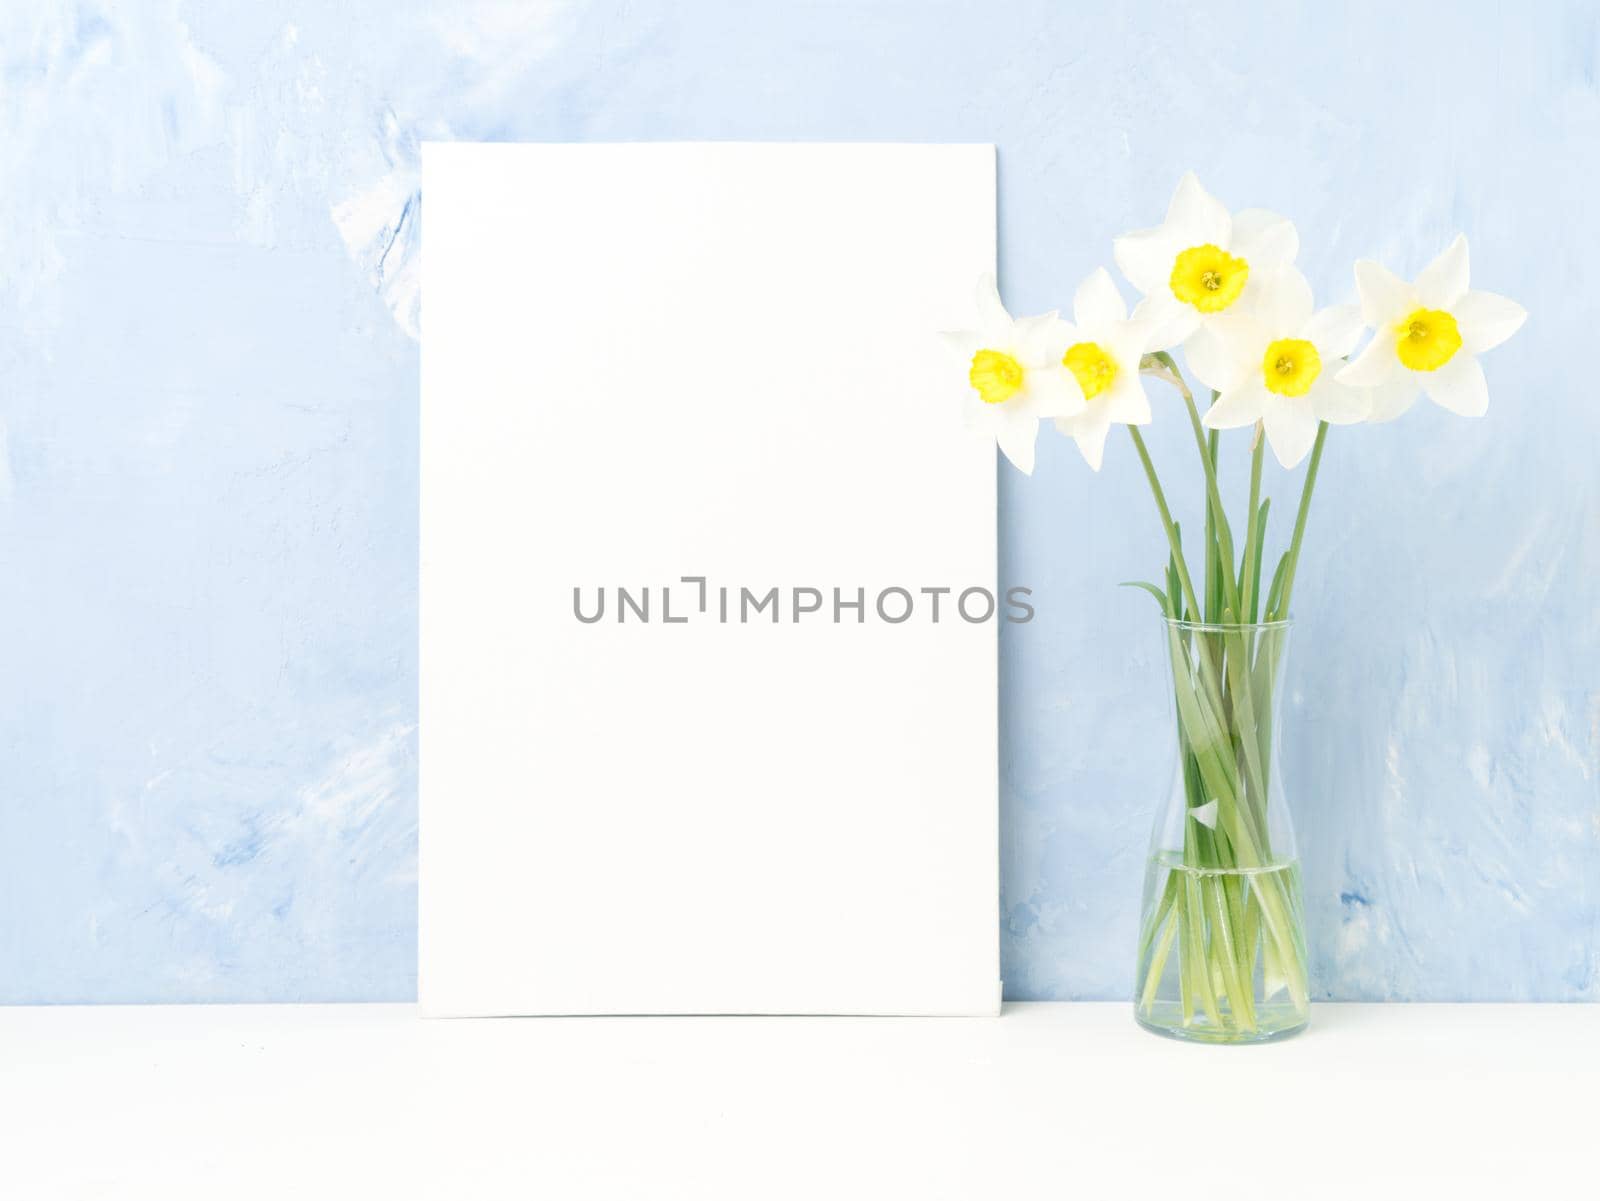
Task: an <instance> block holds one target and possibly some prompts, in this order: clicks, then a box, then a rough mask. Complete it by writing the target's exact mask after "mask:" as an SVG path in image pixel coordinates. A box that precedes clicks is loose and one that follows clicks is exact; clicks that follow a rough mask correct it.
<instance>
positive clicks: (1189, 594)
mask: <svg viewBox="0 0 1600 1201" xmlns="http://www.w3.org/2000/svg"><path fill="white" fill-rule="evenodd" d="M1128 436H1129V437H1130V438H1132V439H1133V447H1134V449H1135V450H1137V451H1138V452H1139V462H1141V463H1143V464H1144V475H1145V479H1147V480H1149V481H1150V491H1151V493H1152V495H1154V496H1155V498H1156V508H1157V509H1158V510H1160V513H1161V528H1162V529H1164V530H1166V532H1167V545H1168V546H1170V547H1171V548H1172V561H1173V564H1174V565H1175V566H1176V567H1177V569H1178V581H1179V583H1181V584H1182V585H1183V596H1184V599H1185V600H1187V601H1188V602H1189V608H1190V609H1192V610H1193V611H1194V612H1196V613H1200V612H1203V610H1202V609H1201V608H1200V602H1199V600H1198V599H1197V598H1196V597H1195V594H1194V582H1193V581H1192V580H1190V579H1189V565H1188V564H1187V563H1186V562H1184V558H1183V547H1182V546H1181V545H1180V544H1179V542H1178V531H1177V530H1176V529H1174V528H1173V525H1172V510H1171V509H1169V508H1167V494H1166V493H1165V492H1163V491H1162V490H1161V481H1160V480H1159V479H1157V478H1156V467H1155V464H1154V463H1152V462H1151V461H1150V451H1149V450H1148V449H1147V448H1146V447H1145V444H1144V438H1143V437H1142V436H1141V435H1140V433H1139V428H1138V427H1137V426H1133V425H1130V426H1129V427H1128Z"/></svg>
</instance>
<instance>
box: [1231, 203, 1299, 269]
mask: <svg viewBox="0 0 1600 1201" xmlns="http://www.w3.org/2000/svg"><path fill="white" fill-rule="evenodd" d="M1230 250H1231V252H1232V253H1233V254H1236V255H1238V256H1239V257H1240V258H1242V259H1243V260H1244V261H1245V262H1246V263H1248V264H1250V270H1251V272H1252V273H1254V272H1256V271H1261V272H1263V273H1266V272H1271V271H1276V270H1278V269H1279V268H1281V267H1287V266H1288V265H1289V264H1290V263H1292V262H1294V259H1295V255H1297V254H1299V253H1300V232H1299V231H1298V230H1297V229H1295V227H1294V222H1293V221H1290V220H1289V219H1288V218H1287V217H1282V216H1279V215H1278V214H1277V213H1270V212H1268V211H1267V210H1266V209H1241V210H1240V211H1239V212H1237V213H1235V214H1234V215H1233V245H1232V247H1231V248H1230Z"/></svg>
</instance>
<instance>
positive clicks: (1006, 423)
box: [994, 416, 1039, 475]
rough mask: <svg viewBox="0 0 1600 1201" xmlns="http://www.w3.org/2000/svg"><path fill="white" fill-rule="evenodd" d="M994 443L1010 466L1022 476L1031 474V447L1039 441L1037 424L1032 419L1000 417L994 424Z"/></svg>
mask: <svg viewBox="0 0 1600 1201" xmlns="http://www.w3.org/2000/svg"><path fill="white" fill-rule="evenodd" d="M994 437H995V441H996V442H997V443H999V445H1000V449H1001V450H1002V451H1003V452H1004V453H1005V456H1006V458H1008V459H1010V460H1011V465H1012V466H1013V467H1015V468H1016V469H1017V470H1018V471H1020V472H1022V474H1023V475H1032V474H1033V447H1034V443H1035V442H1037V441H1038V440H1039V422H1038V421H1037V420H1036V419H1035V418H1033V417H1023V416H1011V417H1002V419H1001V420H1000V421H999V422H998V423H996V425H995V430H994Z"/></svg>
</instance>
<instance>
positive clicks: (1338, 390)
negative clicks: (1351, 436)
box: [1306, 363, 1372, 425]
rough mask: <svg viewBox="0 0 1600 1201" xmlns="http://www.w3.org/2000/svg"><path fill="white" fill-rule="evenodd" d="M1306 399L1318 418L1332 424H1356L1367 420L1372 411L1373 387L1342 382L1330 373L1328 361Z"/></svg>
mask: <svg viewBox="0 0 1600 1201" xmlns="http://www.w3.org/2000/svg"><path fill="white" fill-rule="evenodd" d="M1306 399H1307V400H1309V401H1310V402H1311V411H1312V413H1314V414H1315V415H1316V417H1317V420H1319V421H1326V422H1328V423H1330V424H1332V425H1354V424H1355V423H1356V422H1358V421H1365V420H1366V419H1367V417H1368V416H1369V415H1370V414H1371V412H1372V389H1371V388H1352V387H1351V386H1350V385H1349V384H1341V383H1340V382H1339V381H1338V380H1336V379H1334V378H1333V377H1332V375H1331V374H1330V373H1329V370H1328V365H1327V364H1326V363H1324V364H1323V366H1322V374H1321V375H1319V376H1318V377H1317V382H1316V383H1314V384H1313V385H1311V391H1309V392H1307V393H1306Z"/></svg>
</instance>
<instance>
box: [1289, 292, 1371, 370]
mask: <svg viewBox="0 0 1600 1201" xmlns="http://www.w3.org/2000/svg"><path fill="white" fill-rule="evenodd" d="M1361 330H1362V324H1361V309H1360V308H1359V306H1357V305H1353V304H1336V305H1331V306H1329V307H1328V308H1325V309H1323V310H1322V311H1321V312H1320V313H1317V314H1316V315H1315V316H1313V317H1312V318H1311V320H1309V321H1307V322H1306V323H1305V324H1304V325H1303V326H1301V327H1300V333H1299V336H1300V337H1302V338H1304V339H1305V340H1306V341H1308V342H1310V343H1311V344H1312V345H1313V346H1315V347H1316V348H1317V354H1318V355H1320V356H1321V357H1322V369H1323V370H1324V371H1332V370H1333V369H1334V368H1335V366H1336V363H1335V361H1334V360H1336V359H1342V358H1344V357H1345V356H1346V355H1347V354H1349V353H1350V352H1351V351H1352V350H1354V349H1355V348H1356V343H1357V342H1359V341H1361Z"/></svg>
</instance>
